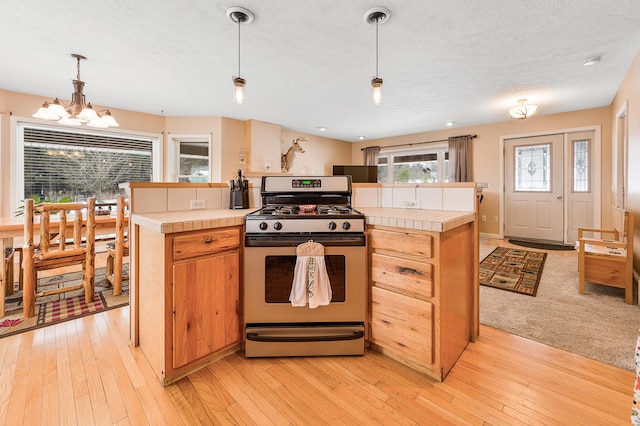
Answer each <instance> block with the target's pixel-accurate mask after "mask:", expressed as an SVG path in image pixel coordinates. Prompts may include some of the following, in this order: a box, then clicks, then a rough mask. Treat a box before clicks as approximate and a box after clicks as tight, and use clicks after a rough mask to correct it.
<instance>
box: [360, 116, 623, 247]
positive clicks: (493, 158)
mask: <svg viewBox="0 0 640 426" xmlns="http://www.w3.org/2000/svg"><path fill="white" fill-rule="evenodd" d="M542 112H543V113H544V111H542ZM596 125H599V126H601V131H602V157H601V159H600V161H601V166H602V182H601V188H602V206H603V207H602V208H601V211H602V219H603V223H608V220H609V205H610V204H611V198H610V187H611V177H610V169H611V115H610V108H609V107H602V108H594V109H588V110H582V111H574V112H568V113H564V114H554V115H538V116H534V117H532V118H530V119H527V120H509V121H506V120H505V121H501V122H498V123H490V124H482V125H477V126H468V127H458V128H453V129H447V130H442V131H437V132H425V133H416V134H413V135H405V136H399V137H393V138H384V139H376V140H369V141H363V142H357V143H354V144H353V145H352V156H353V160H354V163H355V164H363V158H362V151H361V149H362V148H363V147H366V146H375V145H379V146H381V147H385V146H391V145H399V144H408V143H416V142H423V141H438V140H443V139H447V138H448V137H449V136H456V135H466V134H475V135H477V138H476V139H473V141H472V144H473V152H472V156H473V177H474V180H475V181H476V182H485V183H487V184H489V188H488V189H485V190H484V191H483V194H484V199H483V201H482V204H481V205H480V214H481V215H486V216H487V217H488V218H492V217H494V216H498V217H499V218H501V217H502V212H501V211H500V192H501V189H500V187H499V186H500V185H499V183H500V173H501V170H499V167H498V164H499V161H500V156H501V155H502V153H501V152H500V137H505V136H514V135H529V134H533V133H541V132H544V133H555V132H562V131H566V130H567V129H574V128H581V127H587V126H596ZM480 232H482V233H487V234H493V235H499V234H500V232H499V224H497V223H493V222H492V221H487V222H482V223H481V224H480Z"/></svg>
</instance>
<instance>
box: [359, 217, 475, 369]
mask: <svg viewBox="0 0 640 426" xmlns="http://www.w3.org/2000/svg"><path fill="white" fill-rule="evenodd" d="M473 244H474V233H473V224H472V223H469V224H466V225H462V226H459V227H456V228H454V229H452V230H450V231H446V232H442V233H440V232H430V231H418V230H415V231H414V230H405V229H398V228H391V227H384V226H373V227H371V228H370V230H369V246H370V265H371V274H370V281H371V282H370V284H371V286H370V288H371V293H370V303H371V309H370V324H369V330H370V336H369V341H370V345H371V347H372V348H374V349H376V350H379V351H380V352H382V353H384V354H385V355H387V356H390V357H392V358H394V359H396V360H398V361H400V362H403V363H405V364H407V365H409V366H411V367H412V368H415V369H417V370H420V371H422V372H424V373H426V374H428V375H429V376H431V377H433V378H435V379H436V380H443V379H444V377H445V376H446V375H447V373H448V372H449V370H450V369H451V367H453V365H454V364H455V362H456V360H457V359H458V357H459V356H460V354H461V353H462V351H463V350H464V349H465V347H466V345H467V343H468V342H469V341H470V339H471V337H472V332H473V331H472V330H473V318H474V315H473V312H474V310H473V303H472V300H473V297H474V296H473V294H474V293H473V292H474V289H473V287H474V283H475V280H474V279H473V274H474V266H473V255H474V250H473Z"/></svg>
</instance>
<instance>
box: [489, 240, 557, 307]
mask: <svg viewBox="0 0 640 426" xmlns="http://www.w3.org/2000/svg"><path fill="white" fill-rule="evenodd" d="M546 258H547V254H546V253H542V252H537V251H529V250H521V249H513V248H508V247H497V248H496V249H495V250H494V251H493V252H491V254H490V255H489V256H487V257H485V258H484V260H483V261H482V262H480V284H482V285H486V286H489V287H495V288H499V289H501V290H508V291H513V292H515V293H520V294H526V295H528V296H535V295H536V293H537V292H538V285H539V284H540V276H541V275H542V268H543V267H544V261H545V259H546Z"/></svg>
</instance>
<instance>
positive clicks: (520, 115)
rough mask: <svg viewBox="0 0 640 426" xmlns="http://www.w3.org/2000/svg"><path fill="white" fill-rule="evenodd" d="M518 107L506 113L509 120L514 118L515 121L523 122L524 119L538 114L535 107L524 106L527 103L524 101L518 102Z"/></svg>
mask: <svg viewBox="0 0 640 426" xmlns="http://www.w3.org/2000/svg"><path fill="white" fill-rule="evenodd" d="M518 103H519V104H520V105H518V106H516V107H513V108H511V109H510V110H509V112H507V115H508V116H509V117H510V118H515V119H517V120H524V119H525V118H529V117H531V116H532V115H533V114H535V113H536V112H538V106H537V105H525V104H526V103H527V100H526V99H520V100H518Z"/></svg>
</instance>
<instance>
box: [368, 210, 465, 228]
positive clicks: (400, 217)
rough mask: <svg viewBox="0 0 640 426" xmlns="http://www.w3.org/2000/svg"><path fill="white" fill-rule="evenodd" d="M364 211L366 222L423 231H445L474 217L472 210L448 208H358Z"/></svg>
mask: <svg viewBox="0 0 640 426" xmlns="http://www.w3.org/2000/svg"><path fill="white" fill-rule="evenodd" d="M357 210H358V211H360V212H362V213H364V215H365V216H366V221H367V224H369V225H381V226H391V227H394V228H407V229H421V230H424V231H435V232H445V231H448V230H450V229H453V228H457V227H458V226H461V225H464V224H465V223H470V222H473V221H474V220H475V218H476V215H475V213H473V212H459V211H450V210H420V209H392V208H374V207H364V208H358V209H357Z"/></svg>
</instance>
